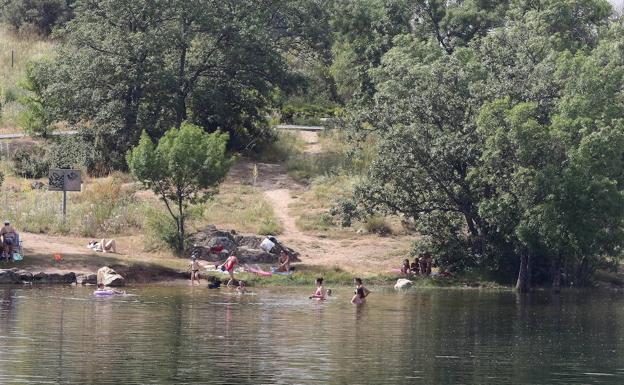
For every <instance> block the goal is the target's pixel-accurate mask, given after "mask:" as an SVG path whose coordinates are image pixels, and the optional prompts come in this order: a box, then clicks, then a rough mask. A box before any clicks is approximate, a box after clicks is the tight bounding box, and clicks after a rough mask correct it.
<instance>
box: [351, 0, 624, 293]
mask: <svg viewBox="0 0 624 385" xmlns="http://www.w3.org/2000/svg"><path fill="white" fill-rule="evenodd" d="M435 3H436V2H423V4H429V5H430V4H435ZM440 4H443V3H440ZM445 4H447V6H446V7H447V8H446V9H445V10H444V12H445V14H446V15H457V12H459V13H463V12H464V11H467V13H466V14H464V16H463V17H466V19H465V20H466V22H465V23H461V22H457V20H456V22H449V23H448V24H447V23H438V22H434V23H431V20H424V19H417V20H419V21H420V20H422V21H423V23H418V24H417V25H416V26H414V28H413V29H412V30H410V32H409V33H405V34H401V35H399V36H396V37H395V38H394V39H393V47H392V48H391V49H390V50H388V52H386V53H385V54H384V55H383V57H382V58H381V61H380V64H379V65H378V66H375V67H374V68H372V69H371V70H369V71H368V72H367V74H368V76H370V78H371V80H372V83H373V89H374V93H373V96H372V99H371V101H370V102H369V103H365V104H364V105H362V106H361V108H359V109H354V110H352V112H353V114H352V115H353V116H352V117H353V119H352V127H353V128H354V130H355V133H356V134H360V135H361V134H363V133H364V134H366V133H367V132H371V131H374V132H375V134H376V135H377V136H378V137H379V138H380V149H379V155H378V158H377V160H376V161H375V162H374V164H373V165H372V167H371V169H370V172H369V176H368V180H367V182H366V183H365V184H363V185H361V186H359V188H358V189H357V191H356V201H357V203H358V205H359V208H360V209H362V210H364V211H367V212H375V211H383V212H390V213H395V214H400V215H403V216H405V217H407V218H410V219H412V220H414V221H415V223H416V224H417V226H418V229H419V231H420V233H421V234H422V235H423V238H422V239H421V240H420V241H419V242H418V243H417V245H416V248H417V249H418V250H423V249H427V250H431V251H433V252H435V253H436V254H437V255H438V258H439V260H440V263H441V264H442V265H443V266H444V267H446V268H450V269H452V270H463V269H471V268H478V269H482V270H487V271H491V272H493V273H494V274H495V276H496V277H498V278H500V279H504V280H511V278H512V277H513V276H514V275H515V274H518V272H520V274H519V279H518V286H519V288H520V289H523V290H524V289H526V288H528V285H529V283H530V280H531V278H533V279H534V280H535V281H536V282H544V281H546V280H552V282H553V285H555V286H559V285H560V284H561V279H562V277H564V278H565V279H566V280H567V283H568V284H575V285H576V284H585V283H587V281H588V279H589V277H590V276H591V273H592V272H593V269H594V268H595V267H596V265H597V264H598V263H600V261H602V260H603V259H604V258H606V257H611V256H617V255H618V254H619V253H620V251H621V250H620V245H621V242H622V241H623V240H624V238H623V236H624V232H623V230H624V227H623V225H624V173H623V172H622V170H623V167H624V142H623V137H624V130H623V126H622V124H623V122H624V121H623V119H624V108H623V106H622V97H623V94H622V90H623V89H624V77H623V75H624V50H623V49H622V47H623V44H624V40H623V38H622V37H623V36H624V35H623V34H622V31H623V29H622V25H621V23H620V21H615V22H612V21H610V19H609V17H610V14H611V8H610V6H609V4H608V3H607V2H605V1H600V0H595V1H575V0H552V1H538V2H528V1H526V2H525V1H514V2H512V3H511V5H510V6H509V8H503V7H502V6H496V7H492V8H491V9H490V8H488V7H487V6H486V4H483V5H481V6H479V7H478V9H477V8H474V9H472V11H473V12H476V13H475V14H480V12H481V13H482V12H485V16H484V15H481V17H479V18H478V19H479V20H481V21H487V28H486V26H484V27H480V28H478V30H475V29H476V27H475V24H474V23H472V22H469V21H470V15H471V14H472V13H471V11H470V9H468V10H460V9H458V8H457V7H460V8H461V7H462V5H456V4H455V3H448V2H446V3H445ZM448 4H450V5H448ZM458 4H462V2H459V3H458ZM463 4H464V5H465V6H468V4H472V2H465V3H463ZM502 9H504V10H505V12H502V11H501V10H502ZM438 13H439V12H438ZM438 13H435V14H438ZM449 17H450V16H449ZM463 17H460V18H459V19H458V20H463ZM444 25H448V26H452V28H454V30H453V31H449V30H448V29H447V30H445V32H444V33H443V34H440V28H442V27H443V26H444ZM462 25H463V27H464V28H465V30H462V31H461V32H460V31H459V30H457V28H459V29H461V26H462ZM344 208H345V210H343V211H345V212H346V213H347V214H350V215H356V214H358V212H359V211H358V210H355V209H354V206H353V205H348V204H345V205H344ZM562 273H563V274H562Z"/></svg>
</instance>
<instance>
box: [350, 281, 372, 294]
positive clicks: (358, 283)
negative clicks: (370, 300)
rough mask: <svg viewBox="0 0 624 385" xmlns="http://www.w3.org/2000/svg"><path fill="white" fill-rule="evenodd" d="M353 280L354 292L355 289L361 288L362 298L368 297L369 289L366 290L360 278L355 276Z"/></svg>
mask: <svg viewBox="0 0 624 385" xmlns="http://www.w3.org/2000/svg"><path fill="white" fill-rule="evenodd" d="M353 281H354V282H355V294H357V291H358V290H359V289H362V292H363V294H364V298H366V297H368V295H369V294H370V293H371V291H370V290H368V289H367V288H366V286H364V284H363V283H362V278H355V279H354V280H353Z"/></svg>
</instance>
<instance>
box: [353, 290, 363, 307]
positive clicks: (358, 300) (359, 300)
mask: <svg viewBox="0 0 624 385" xmlns="http://www.w3.org/2000/svg"><path fill="white" fill-rule="evenodd" d="M365 297H366V296H365V295H364V289H362V288H361V287H360V288H358V289H357V290H356V291H355V295H354V296H353V298H351V303H352V304H354V305H363V304H365V303H366V298H365Z"/></svg>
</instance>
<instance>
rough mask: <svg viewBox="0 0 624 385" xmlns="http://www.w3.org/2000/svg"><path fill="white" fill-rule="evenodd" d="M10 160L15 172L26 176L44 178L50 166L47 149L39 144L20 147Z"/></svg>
mask: <svg viewBox="0 0 624 385" xmlns="http://www.w3.org/2000/svg"><path fill="white" fill-rule="evenodd" d="M10 160H11V163H12V166H13V171H14V172H15V174H16V175H19V176H21V177H24V178H31V179H38V178H43V177H44V176H46V175H47V174H48V170H49V168H50V163H49V161H48V159H47V157H46V150H45V149H44V148H43V147H41V146H39V145H32V146H27V147H20V148H18V149H17V150H15V151H14V152H13V154H11V157H10Z"/></svg>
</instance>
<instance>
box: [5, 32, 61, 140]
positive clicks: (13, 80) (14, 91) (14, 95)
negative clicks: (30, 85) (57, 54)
mask: <svg viewBox="0 0 624 385" xmlns="http://www.w3.org/2000/svg"><path fill="white" fill-rule="evenodd" d="M54 48H55V44H54V43H53V42H51V41H49V40H46V39H42V38H41V37H39V36H36V35H34V34H24V33H22V34H15V33H13V32H11V31H9V30H8V29H7V28H6V27H4V26H2V25H0V131H1V132H2V133H7V132H12V131H19V128H18V127H17V126H18V125H19V116H20V113H21V112H22V106H21V104H20V103H19V102H18V99H19V98H20V96H21V95H22V92H23V91H22V89H21V88H20V86H19V83H20V81H21V80H22V78H23V77H24V72H25V71H26V65H27V64H28V63H29V62H31V61H33V60H35V59H38V58H41V57H44V56H46V55H50V54H51V53H52V52H53V51H54ZM11 52H13V62H11Z"/></svg>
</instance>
